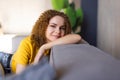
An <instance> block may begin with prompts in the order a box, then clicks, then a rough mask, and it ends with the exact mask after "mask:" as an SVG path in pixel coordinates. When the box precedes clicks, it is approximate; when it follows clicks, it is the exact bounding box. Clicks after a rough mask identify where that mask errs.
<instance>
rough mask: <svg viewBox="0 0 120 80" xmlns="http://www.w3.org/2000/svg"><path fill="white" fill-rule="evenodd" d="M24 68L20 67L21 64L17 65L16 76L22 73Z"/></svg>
mask: <svg viewBox="0 0 120 80" xmlns="http://www.w3.org/2000/svg"><path fill="white" fill-rule="evenodd" d="M25 68H26V66H24V65H22V64H17V66H16V74H20V73H21V72H22V71H24V70H25Z"/></svg>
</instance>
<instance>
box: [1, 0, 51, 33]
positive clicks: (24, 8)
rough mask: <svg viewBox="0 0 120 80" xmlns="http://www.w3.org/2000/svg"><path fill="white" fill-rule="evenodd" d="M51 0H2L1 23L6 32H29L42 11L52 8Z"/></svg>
mask: <svg viewBox="0 0 120 80" xmlns="http://www.w3.org/2000/svg"><path fill="white" fill-rule="evenodd" d="M50 1H51V0H0V23H1V24H2V27H3V30H4V33H19V34H29V33H30V32H31V29H32V27H33V25H34V22H35V21H36V20H37V18H38V17H39V15H40V14H41V12H43V11H44V10H47V9H51V8H52V7H51V2H50Z"/></svg>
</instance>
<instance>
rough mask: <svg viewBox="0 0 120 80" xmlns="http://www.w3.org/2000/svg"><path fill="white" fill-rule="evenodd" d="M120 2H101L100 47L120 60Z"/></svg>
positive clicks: (115, 0)
mask: <svg viewBox="0 0 120 80" xmlns="http://www.w3.org/2000/svg"><path fill="white" fill-rule="evenodd" d="M119 3H120V0H99V2H98V5H99V8H98V47H99V48H100V49H102V50H104V51H106V52H108V53H110V54H111V55H113V56H115V57H116V58H119V59H120V4H119Z"/></svg>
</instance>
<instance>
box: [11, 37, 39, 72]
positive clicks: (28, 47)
mask: <svg viewBox="0 0 120 80" xmlns="http://www.w3.org/2000/svg"><path fill="white" fill-rule="evenodd" d="M37 52H38V49H36V47H35V45H33V44H31V40H30V37H29V36H28V37H26V38H24V39H23V40H22V41H21V43H20V45H19V47H18V50H17V51H16V52H15V53H14V55H13V57H12V61H11V69H12V72H14V73H15V72H16V65H17V64H22V65H25V66H26V65H28V64H31V63H32V62H33V61H34V58H35V56H36V54H37Z"/></svg>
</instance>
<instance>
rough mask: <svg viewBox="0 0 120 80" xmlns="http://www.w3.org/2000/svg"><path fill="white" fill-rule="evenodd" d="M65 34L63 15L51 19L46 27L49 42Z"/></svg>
mask: <svg viewBox="0 0 120 80" xmlns="http://www.w3.org/2000/svg"><path fill="white" fill-rule="evenodd" d="M64 35H65V26H64V19H63V18H62V17H61V16H55V17H53V18H51V19H50V21H49V24H48V26H47V29H46V34H45V36H46V39H47V42H51V41H54V40H56V39H58V38H60V37H63V36H64Z"/></svg>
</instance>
